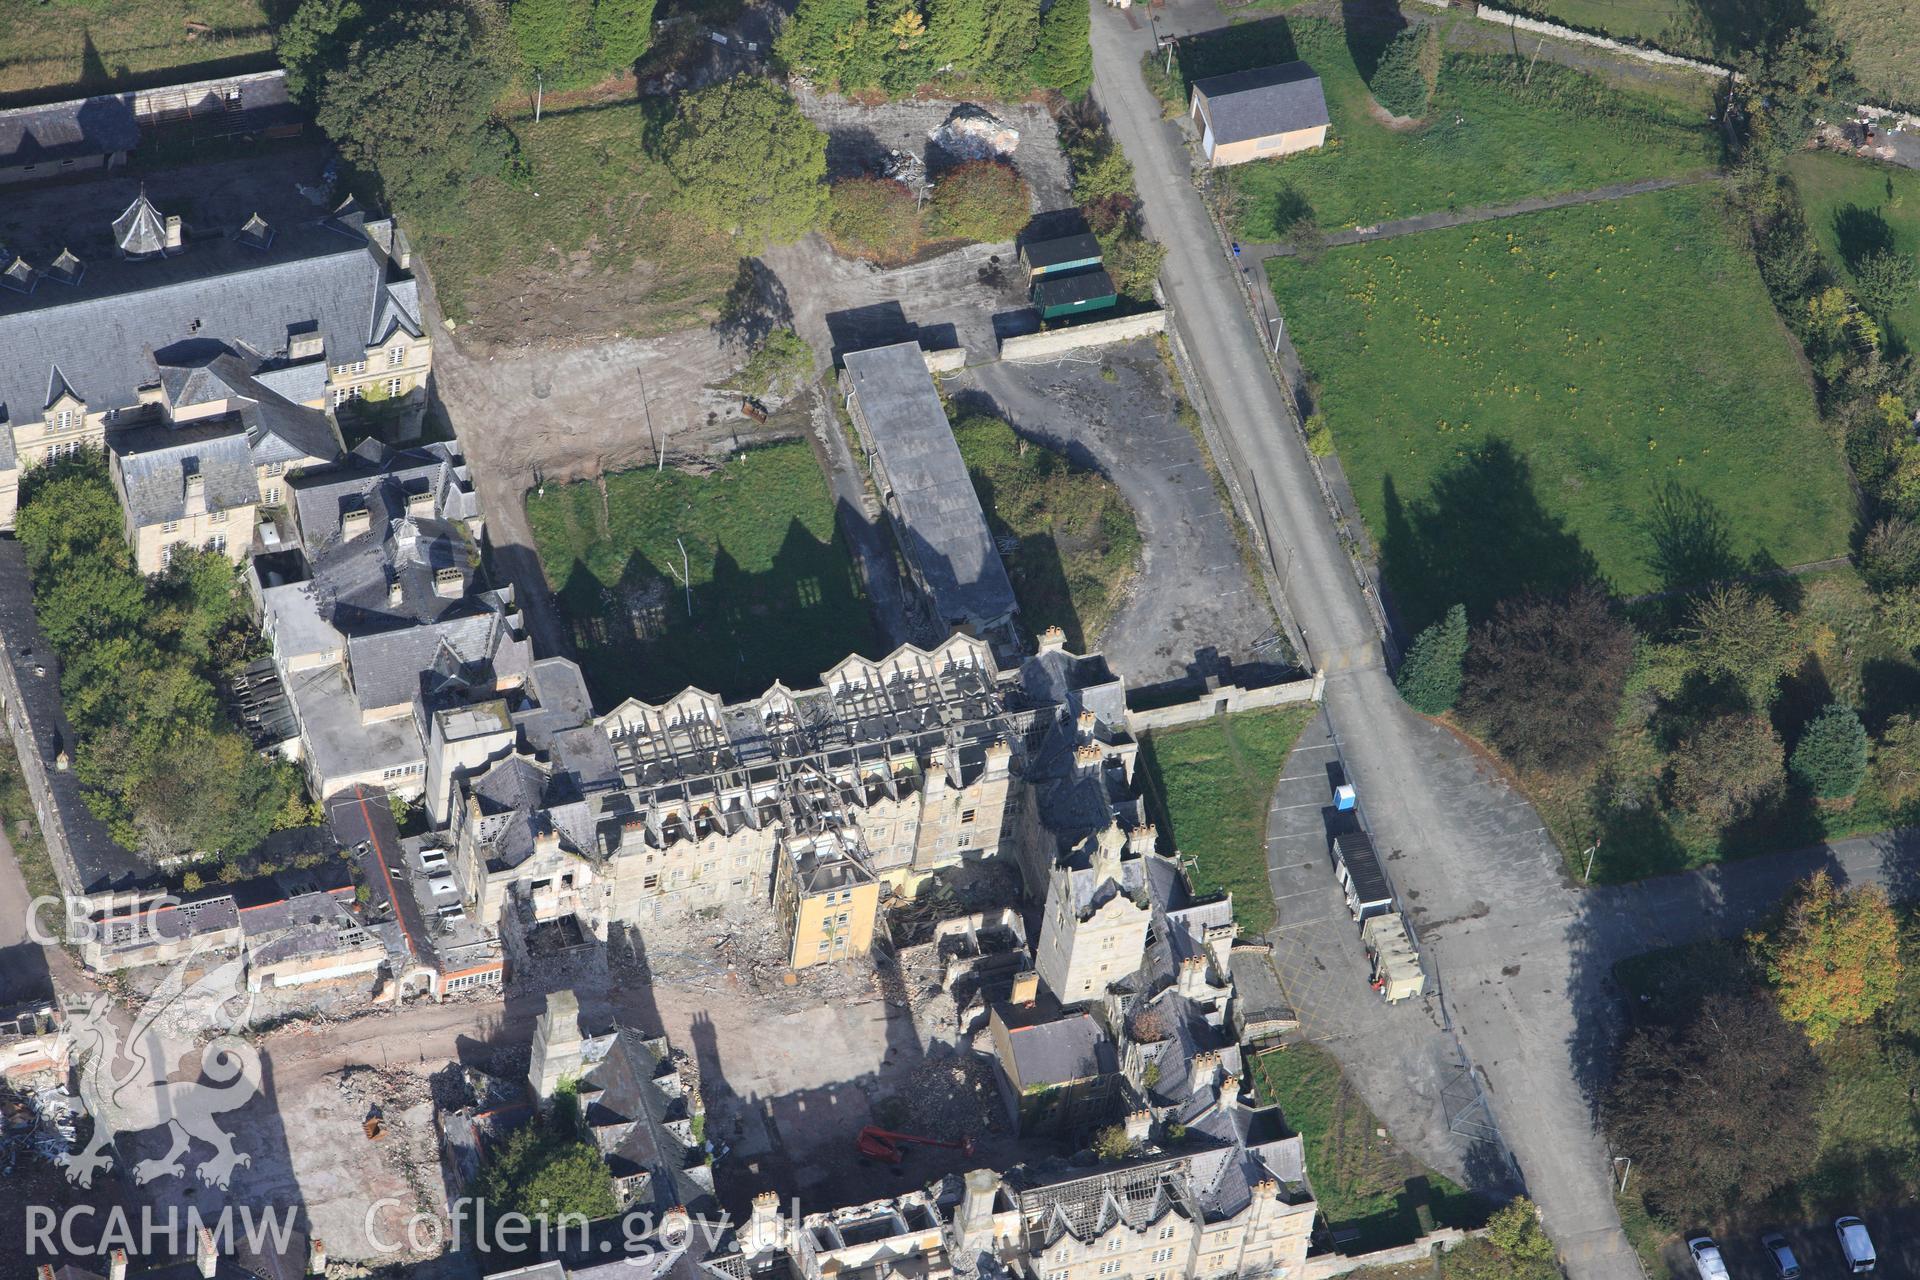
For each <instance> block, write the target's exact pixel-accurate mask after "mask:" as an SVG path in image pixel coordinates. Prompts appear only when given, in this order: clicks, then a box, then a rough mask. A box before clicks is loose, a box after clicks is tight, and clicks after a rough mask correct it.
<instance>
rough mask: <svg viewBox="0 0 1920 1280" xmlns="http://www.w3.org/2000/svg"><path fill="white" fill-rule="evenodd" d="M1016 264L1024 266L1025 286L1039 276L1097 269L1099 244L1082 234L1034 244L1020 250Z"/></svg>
mask: <svg viewBox="0 0 1920 1280" xmlns="http://www.w3.org/2000/svg"><path fill="white" fill-rule="evenodd" d="M1020 260H1021V261H1022V262H1024V263H1026V264H1027V283H1028V284H1032V283H1033V282H1034V281H1036V280H1038V279H1040V278H1041V277H1043V276H1051V275H1065V274H1067V273H1068V272H1072V271H1085V270H1087V269H1088V268H1089V267H1097V266H1099V265H1100V242H1099V241H1098V240H1095V239H1094V238H1093V237H1092V236H1090V235H1088V234H1087V233H1086V232H1084V231H1082V232H1081V233H1080V234H1079V235H1077V236H1062V237H1060V239H1058V240H1036V241H1034V242H1033V243H1032V244H1029V245H1027V246H1026V247H1025V248H1023V249H1021V250H1020Z"/></svg>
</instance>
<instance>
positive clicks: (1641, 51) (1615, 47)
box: [1428, 0, 1739, 79]
mask: <svg viewBox="0 0 1920 1280" xmlns="http://www.w3.org/2000/svg"><path fill="white" fill-rule="evenodd" d="M1428 2H1429V3H1431V2H1432V0H1428ZM1440 7H1441V8H1445V7H1446V6H1445V5H1444V4H1443V5H1441V6H1440ZM1479 14H1480V20H1481V21H1482V22H1492V23H1497V24H1498V25H1500V26H1503V27H1513V28H1515V29H1516V30H1519V31H1531V32H1533V33H1534V34H1535V35H1542V36H1551V37H1553V38H1554V39H1555V40H1567V41H1571V42H1572V43H1574V44H1590V45H1592V46H1594V47H1595V48H1597V49H1611V50H1612V51H1613V52H1615V53H1620V54H1625V55H1626V56H1627V57H1629V58H1637V59H1639V60H1640V61H1641V62H1651V63H1654V64H1655V65H1657V66H1662V67H1685V68H1687V69H1688V70H1690V71H1699V72H1703V73H1705V74H1707V75H1712V76H1724V75H1732V76H1734V77H1735V78H1736V79H1737V78H1738V75H1739V73H1738V72H1735V71H1733V70H1732V69H1731V68H1728V67H1722V66H1717V65H1715V64H1714V63H1711V62H1703V61H1701V60H1700V59H1698V58H1683V57H1681V56H1679V55H1678V54H1674V53H1662V52H1661V51H1660V50H1658V49H1649V48H1647V47H1646V46H1645V45H1640V44H1630V43H1628V42H1627V41H1624V40H1613V39H1609V38H1608V37H1606V36H1597V35H1593V34H1591V33H1589V32H1585V31H1576V30H1574V29H1573V28H1572V27H1563V26H1561V25H1560V24H1559V23H1557V22H1542V21H1541V20H1540V19H1538V18H1529V17H1527V16H1526V15H1524V14H1519V13H1509V12H1508V11H1506V10H1505V9H1496V8H1494V7H1493V6H1492V5H1490V4H1483V5H1481V6H1480V9H1479Z"/></svg>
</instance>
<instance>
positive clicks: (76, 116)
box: [0, 93, 140, 169]
mask: <svg viewBox="0 0 1920 1280" xmlns="http://www.w3.org/2000/svg"><path fill="white" fill-rule="evenodd" d="M139 145H140V125H139V122H138V121H137V120H135V118H134V114H133V95H132V94H130V93H128V94H111V93H110V94H101V95H99V96H97V97H92V98H78V99H75V100H73V101H71V102H52V103H48V104H47V105H45V106H40V107H16V108H14V109H13V110H11V111H0V168H7V169H12V168H16V167H20V166H24V165H30V164H52V163H57V162H59V161H61V160H78V159H81V158H83V157H91V156H104V155H110V154H112V153H113V152H115V151H131V150H133V149H134V148H135V147H137V146H139Z"/></svg>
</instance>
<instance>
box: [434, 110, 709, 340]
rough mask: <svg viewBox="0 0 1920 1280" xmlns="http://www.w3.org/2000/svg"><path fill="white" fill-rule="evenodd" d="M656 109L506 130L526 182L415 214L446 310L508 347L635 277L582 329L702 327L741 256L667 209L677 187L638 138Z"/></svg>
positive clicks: (470, 187) (496, 185) (517, 124)
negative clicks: (621, 278) (584, 299)
mask: <svg viewBox="0 0 1920 1280" xmlns="http://www.w3.org/2000/svg"><path fill="white" fill-rule="evenodd" d="M663 110H664V108H661V107H659V106H657V105H656V104H654V103H651V102H638V103H636V102H624V103H617V104H604V103H596V104H592V105H590V106H587V107H582V108H579V109H577V110H572V111H558V112H553V113H550V114H548V115H547V116H546V117H545V118H544V119H542V120H541V121H540V123H538V124H535V123H533V121H531V120H526V119H521V120H515V121H513V123H512V128H513V131H514V132H515V133H516V134H517V135H518V136H519V140H520V150H521V154H522V156H523V157H524V158H525V159H526V160H527V161H528V163H529V164H530V165H531V175H530V176H529V177H528V178H526V179H525V180H523V181H520V182H509V181H507V180H505V179H504V178H501V177H496V176H493V175H488V176H484V177H479V178H475V179H473V180H472V181H471V182H470V183H468V184H467V185H466V186H465V187H464V188H463V189H462V192H461V195H460V198H459V201H458V202H457V203H456V204H453V205H451V206H449V207H446V208H435V209H427V210H420V211H417V212H416V217H415V220H414V225H413V227H412V228H410V229H411V230H413V232H414V235H415V237H416V242H417V243H418V244H419V246H420V248H421V249H422V251H423V254H424V256H425V257H426V259H427V261H428V262H429V264H430V265H431V266H432V269H433V279H434V286H435V288H436V289H437V290H438V293H439V298H440V305H441V307H442V309H443V310H444V311H445V312H446V314H447V315H449V316H450V317H452V318H453V319H454V320H455V321H457V322H459V323H461V324H466V323H467V322H469V321H470V320H477V321H478V322H479V325H480V327H481V328H482V329H483V330H484V331H487V332H490V333H499V334H500V335H501V336H509V337H510V336H513V335H514V334H515V331H516V330H517V329H518V328H519V327H520V326H521V325H523V324H524V323H525V322H526V321H527V320H528V319H529V318H532V319H533V320H535V321H536V322H538V321H539V320H540V319H542V318H543V317H544V316H546V314H547V313H549V312H553V311H559V312H564V313H568V314H571V313H573V312H574V311H576V310H577V300H578V298H579V296H580V295H581V294H582V293H583V292H590V291H591V292H597V293H599V294H606V293H608V289H607V285H606V280H605V278H606V277H610V276H616V275H621V274H625V273H633V275H632V279H631V282H630V283H628V284H623V285H622V286H621V287H620V288H619V289H618V294H617V296H616V297H612V298H609V299H608V300H607V303H606V305H605V306H604V307H601V308H598V309H597V311H598V312H599V313H600V314H596V315H594V316H591V317H586V318H585V319H586V320H587V321H588V322H592V323H596V324H598V325H601V326H604V327H606V328H610V329H613V330H616V331H619V332H623V333H626V334H628V335H630V336H646V335H650V334H654V333H665V332H670V331H672V330H675V329H681V328H685V327H687V326H689V325H695V324H703V323H707V322H709V321H711V320H712V319H713V318H714V317H715V316H716V315H717V314H718V309H719V304H720V300H721V299H722V298H723V297H724V296H725V294H726V291H727V288H728V286H729V285H731V284H732V283H733V281H734V280H735V278H736V277H737V275H738V267H739V255H738V253H737V251H736V250H735V249H734V248H733V246H732V244H731V242H730V241H729V240H728V238H727V237H726V236H723V235H719V234H716V233H712V232H708V231H706V230H704V229H702V228H701V227H700V226H699V225H697V223H696V222H695V221H694V220H693V219H690V218H687V217H685V216H682V215H679V214H676V213H675V212H674V211H673V210H671V209H670V208H669V207H668V206H669V199H670V196H671V194H672V190H673V183H672V177H671V175H670V174H668V173H667V171H666V170H665V169H664V168H663V167H662V166H661V165H660V163H659V162H658V161H657V160H655V159H654V158H653V157H651V156H650V155H648V154H647V150H646V146H645V141H644V140H645V138H646V136H647V133H648V131H649V129H651V128H652V127H653V126H654V125H656V124H657V123H658V117H659V115H660V114H661V112H662V111H663Z"/></svg>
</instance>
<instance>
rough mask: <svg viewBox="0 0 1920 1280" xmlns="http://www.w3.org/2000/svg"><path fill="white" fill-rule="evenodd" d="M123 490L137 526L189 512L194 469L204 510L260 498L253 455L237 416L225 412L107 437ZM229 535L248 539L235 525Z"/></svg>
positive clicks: (248, 532)
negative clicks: (188, 494) (197, 477)
mask: <svg viewBox="0 0 1920 1280" xmlns="http://www.w3.org/2000/svg"><path fill="white" fill-rule="evenodd" d="M107 445H108V447H109V448H111V449H112V450H113V454H114V458H115V460H116V462H117V464H118V467H119V471H120V479H121V485H122V487H123V488H124V489H125V491H126V501H127V512H128V514H129V515H131V516H132V517H133V522H134V524H136V525H139V526H147V525H156V524H164V523H166V522H167V521H170V520H180V519H183V518H184V517H185V516H186V514H187V477H188V475H190V474H195V473H197V474H198V475H199V476H200V478H201V486H202V491H203V494H204V497H205V500H206V509H207V510H208V511H226V510H230V509H232V508H234V507H243V506H249V505H254V504H257V503H259V501H260V485H259V482H258V481H257V480H256V479H255V472H254V469H253V455H252V454H251V453H250V452H249V451H248V449H247V433H246V430H245V429H244V428H243V427H242V426H241V425H240V422H239V420H238V419H237V418H235V417H233V416H231V415H223V416H221V417H218V418H214V419H211V420H208V421H204V422H187V423H182V424H181V425H179V426H171V425H169V424H166V423H150V424H148V425H145V426H139V427H133V428H130V429H128V430H125V431H116V432H114V433H113V434H112V435H110V436H108V437H107ZM228 536H229V537H230V538H251V537H252V536H253V531H252V530H251V529H246V528H235V529H234V530H233V531H232V532H231V533H230V534H229V535H228Z"/></svg>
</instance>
